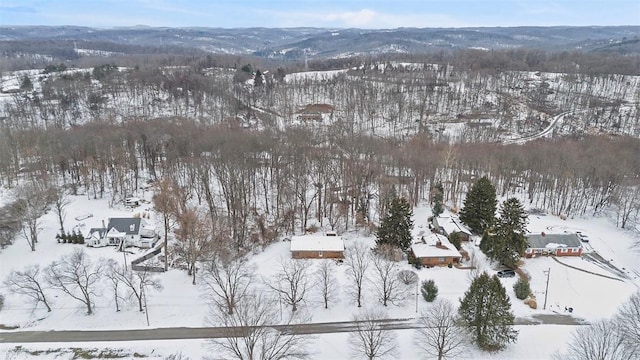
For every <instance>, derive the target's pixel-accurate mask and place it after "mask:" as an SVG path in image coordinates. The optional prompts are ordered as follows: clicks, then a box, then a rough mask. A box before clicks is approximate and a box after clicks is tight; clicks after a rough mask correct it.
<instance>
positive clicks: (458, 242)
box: [449, 231, 462, 250]
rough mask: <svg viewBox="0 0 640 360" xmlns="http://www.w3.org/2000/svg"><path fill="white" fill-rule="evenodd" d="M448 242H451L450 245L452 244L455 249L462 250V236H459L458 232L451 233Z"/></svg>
mask: <svg viewBox="0 0 640 360" xmlns="http://www.w3.org/2000/svg"><path fill="white" fill-rule="evenodd" d="M449 241H451V244H453V246H455V247H456V249H458V250H460V249H462V236H460V233H459V232H457V231H456V232H453V233H451V235H449Z"/></svg>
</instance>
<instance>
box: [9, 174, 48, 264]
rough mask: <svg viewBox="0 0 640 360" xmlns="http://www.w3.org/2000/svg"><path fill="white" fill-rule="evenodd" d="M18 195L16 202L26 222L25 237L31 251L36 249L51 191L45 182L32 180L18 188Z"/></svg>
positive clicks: (23, 228)
mask: <svg viewBox="0 0 640 360" xmlns="http://www.w3.org/2000/svg"><path fill="white" fill-rule="evenodd" d="M16 196H17V198H18V199H19V200H18V201H17V202H16V204H17V206H18V209H19V210H20V214H21V217H22V219H23V221H24V223H25V225H24V226H23V227H22V232H23V234H24V238H25V239H26V240H27V242H28V243H29V247H30V248H31V251H36V244H37V243H38V233H39V232H40V230H41V228H40V218H41V217H42V215H43V214H44V211H45V208H46V206H47V203H48V201H49V198H50V197H49V191H48V189H47V186H46V184H45V183H44V182H42V181H30V182H26V183H24V184H22V185H21V186H20V187H18V188H16Z"/></svg>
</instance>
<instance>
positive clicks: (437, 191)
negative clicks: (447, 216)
mask: <svg viewBox="0 0 640 360" xmlns="http://www.w3.org/2000/svg"><path fill="white" fill-rule="evenodd" d="M431 196H432V199H433V207H431V212H432V213H433V216H434V217H438V216H440V214H442V213H443V212H444V205H443V203H442V202H443V196H444V189H443V188H442V183H437V184H436V185H435V186H434V187H433V189H431Z"/></svg>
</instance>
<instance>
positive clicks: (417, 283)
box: [416, 274, 420, 314]
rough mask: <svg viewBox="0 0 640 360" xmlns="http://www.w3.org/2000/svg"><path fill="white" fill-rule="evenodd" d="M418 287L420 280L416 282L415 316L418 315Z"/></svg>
mask: <svg viewBox="0 0 640 360" xmlns="http://www.w3.org/2000/svg"><path fill="white" fill-rule="evenodd" d="M416 275H417V274H416ZM419 285H420V278H418V279H417V280H416V314H417V313H418V294H419V293H420V291H418V286H419Z"/></svg>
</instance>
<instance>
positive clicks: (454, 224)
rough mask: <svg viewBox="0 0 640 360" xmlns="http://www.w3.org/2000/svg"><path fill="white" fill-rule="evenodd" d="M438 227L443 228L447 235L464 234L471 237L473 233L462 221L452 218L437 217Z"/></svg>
mask: <svg viewBox="0 0 640 360" xmlns="http://www.w3.org/2000/svg"><path fill="white" fill-rule="evenodd" d="M436 222H437V223H438V226H440V227H442V228H443V229H444V231H445V232H446V233H447V234H452V233H454V232H459V233H464V234H468V235H471V231H470V230H469V229H467V227H466V226H464V225H462V223H461V222H460V220H458V219H456V218H453V217H451V216H438V217H436Z"/></svg>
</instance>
